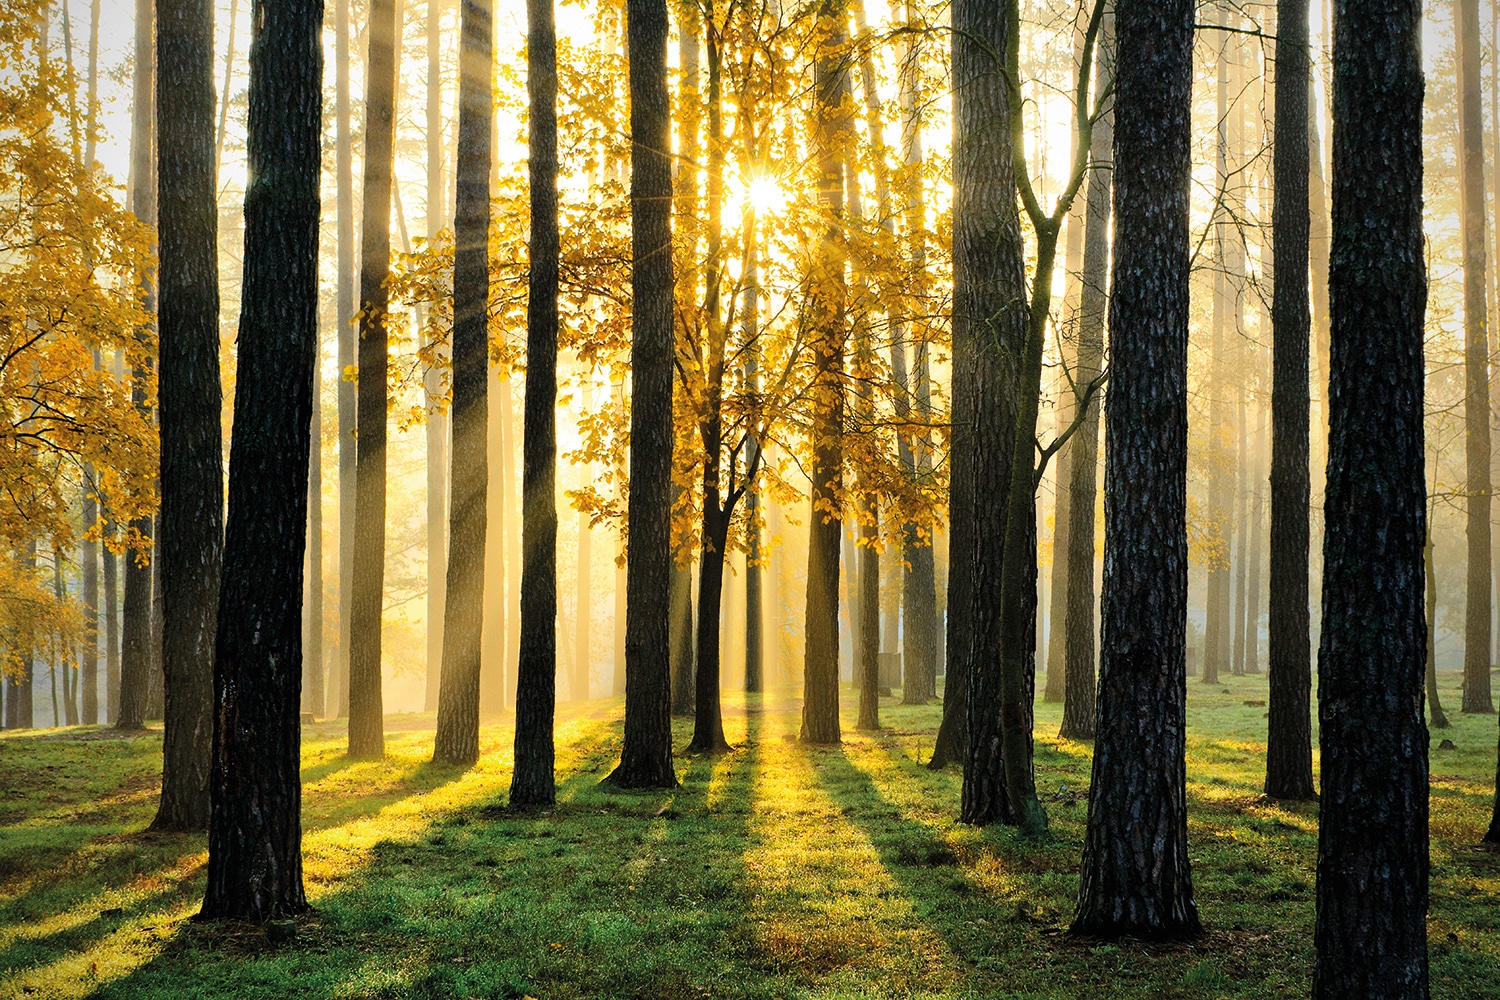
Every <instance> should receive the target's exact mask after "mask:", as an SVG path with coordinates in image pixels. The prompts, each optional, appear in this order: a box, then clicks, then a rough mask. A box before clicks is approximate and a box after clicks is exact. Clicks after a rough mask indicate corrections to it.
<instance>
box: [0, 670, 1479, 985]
mask: <svg viewBox="0 0 1500 1000" xmlns="http://www.w3.org/2000/svg"><path fill="white" fill-rule="evenodd" d="M1189 685H1190V688H1191V691H1190V708H1189V736H1188V803H1189V808H1190V818H1189V833H1190V837H1191V843H1192V864H1193V879H1194V884H1195V891H1196V897H1197V902H1198V907H1199V911H1200V913H1201V915H1202V918H1203V924H1204V927H1205V929H1206V932H1205V934H1204V936H1203V937H1202V938H1201V939H1200V940H1198V941H1196V942H1193V943H1191V944H1186V945H1170V946H1168V945H1148V944H1142V943H1139V942H1130V941H1127V942H1123V943H1118V944H1106V943H1101V942H1095V941H1079V940H1075V939H1072V938H1070V937H1069V936H1068V935H1067V934H1066V933H1065V931H1066V928H1067V924H1068V921H1069V918H1070V917H1071V914H1072V910H1073V905H1074V899H1075V895H1076V893H1077V889H1078V863H1079V853H1080V850H1081V847H1082V841H1083V823H1084V817H1085V812H1086V809H1087V786H1088V782H1089V758H1090V751H1091V747H1090V745H1089V744H1086V743H1078V742H1073V741H1068V740H1061V739H1058V738H1057V736H1056V733H1057V728H1058V723H1059V721H1060V715H1061V713H1060V706H1057V705H1039V706H1038V711H1037V716H1038V718H1037V729H1036V746H1037V772H1038V773H1037V779H1038V785H1039V791H1040V793H1041V795H1042V797H1043V801H1044V803H1045V805H1046V807H1047V811H1048V813H1049V815H1050V817H1051V822H1052V828H1051V829H1052V832H1051V836H1050V838H1049V839H1047V840H1046V841H1044V842H1041V843H1037V842H1031V841H1026V840H1023V839H1021V838H1020V837H1019V836H1018V835H1016V834H1015V833H1014V832H1013V831H1011V830H1009V829H1003V828H1000V829H988V830H976V829H971V828H968V827H965V826H963V825H960V824H958V823H956V822H955V821H954V816H955V815H956V813H957V803H958V793H959V782H960V775H959V772H958V770H957V769H956V768H954V769H950V770H948V771H946V772H936V773H935V772H932V771H929V770H927V769H926V768H925V767H924V766H923V762H924V761H925V760H926V758H927V755H928V754H929V753H930V751H931V744H932V735H933V733H934V731H935V729H936V726H937V722H938V710H937V708H936V706H928V707H904V706H901V705H899V704H896V703H895V702H894V701H891V700H884V701H883V703H882V705H881V721H882V722H883V723H885V725H886V726H888V727H889V728H887V729H884V730H881V731H880V732H879V733H873V734H866V733H858V732H855V731H853V729H852V728H850V729H847V730H846V731H845V742H844V745H843V747H842V748H815V747H807V746H803V745H801V744H799V743H797V742H796V741H795V738H794V737H795V734H796V731H797V722H798V716H797V711H798V702H797V699H796V697H795V693H794V692H773V693H772V694H769V695H766V696H755V697H752V698H749V699H748V700H747V699H746V698H745V697H744V696H741V695H730V696H729V697H728V699H727V702H728V703H727V706H726V713H725V715H726V717H725V728H726V730H727V732H728V735H729V739H730V741H731V742H732V743H734V744H735V746H736V749H735V750H734V751H733V752H731V753H728V754H725V755H722V756H719V757H716V758H692V757H679V758H678V759H677V768H678V775H679V777H680V778H681V779H682V786H681V787H680V788H678V789H677V790H675V791H671V792H647V793H635V792H632V793H622V792H617V791H613V790H611V789H609V788H608V787H601V786H600V785H599V779H600V778H602V777H603V776H604V775H605V774H607V773H608V772H609V769H610V768H611V767H612V766H613V764H614V762H615V760H616V757H617V753H618V750H619V744H620V711H621V707H620V704H619V702H618V701H614V700H608V701H597V702H590V703H588V704H586V705H584V706H580V707H579V708H580V711H579V712H578V713H577V714H576V715H574V716H573V717H572V718H569V719H567V720H566V721H563V722H561V723H560V724H559V725H558V728H557V747H558V753H557V778H558V806H557V808H555V809H553V810H551V811H550V812H547V813H542V814H539V815H524V814H522V815H518V814H515V813H512V812H510V811H508V810H506V809H505V808H504V800H505V791H506V789H507V787H508V784H509V780H510V747H511V740H512V735H513V730H512V728H511V726H510V725H509V723H508V721H506V720H503V719H502V720H496V722H495V724H493V725H489V726H486V727H485V728H484V729H483V730H482V731H481V739H482V748H481V752H482V755H483V756H482V762H481V763H480V765H479V766H478V767H476V768H474V769H473V770H471V771H467V772H465V771H461V770H458V769H455V768H448V767H441V766H435V765H433V764H431V763H429V762H428V759H429V757H430V756H431V749H432V730H431V725H432V720H431V717H430V716H392V717H390V718H388V719H387V726H388V738H387V744H386V745H387V748H388V756H387V758H386V760H385V761H383V762H368V761H352V760H349V759H348V758H346V757H345V756H344V755H343V752H342V748H343V735H342V730H341V728H340V727H339V726H338V725H335V724H320V725H316V726H311V727H308V729H307V732H306V733H305V738H304V744H303V766H302V778H303V825H304V830H305V831H306V835H305V840H304V858H305V866H306V882H307V893H308V898H309V901H310V903H311V904H312V907H313V911H312V912H311V913H310V914H309V915H307V916H306V917H305V918H304V919H303V920H302V921H301V922H300V923H299V925H298V928H297V931H296V939H295V940H294V941H292V942H273V941H271V940H270V939H269V938H268V937H267V936H266V935H265V934H264V933H263V932H261V931H259V930H257V929H253V928H249V927H246V926H243V925H214V924H203V923H197V922H193V921H191V920H190V918H191V917H192V916H193V914H194V913H195V912H196V911H197V909H198V905H199V902H200V900H201V898H202V892H203V879H204V865H205V863H206V860H207V855H206V852H205V839H204V838H203V837H202V836H164V835H156V834H149V833H146V832H144V831H145V827H146V825H147V824H148V823H149V822H150V820H151V817H152V815H153V813H154V810H155V802H156V789H157V780H158V768H159V764H160V755H161V736H160V733H159V732H153V733H150V734H148V735H145V736H140V737H137V738H132V739H121V738H116V737H114V736H113V734H112V733H110V732H109V731H107V730H98V729H91V728H74V729H67V730H58V731H50V732H35V733H21V734H13V733H5V734H3V735H0V997H6V998H9V997H36V998H42V997H84V996H88V997H99V998H105V997H120V998H124V997H130V998H135V997H161V998H168V997H170V998H173V1000H176V998H180V997H194V998H203V997H268V998H272V997H274V998H282V997H290V996H296V997H309V998H324V997H327V998H335V997H337V998H346V997H347V998H398V997H401V998H404V997H424V998H425V997H432V998H447V997H454V998H466V997H486V998H488V997H526V996H531V997H537V998H542V1000H551V998H567V997H589V998H612V997H640V998H678V997H682V998H691V997H715V998H718V997H730V998H738V997H746V998H749V997H804V996H805V997H829V998H832V997H1057V998H1063V997H1083V998H1090V1000H1102V998H1104V997H1106V996H1107V997H1110V998H1117V997H1131V998H1134V997H1139V998H1146V997H1151V998H1157V997H1174V998H1218V997H1256V998H1258V997H1265V998H1271V997H1276V998H1283V997H1297V996H1306V995H1307V993H1308V989H1309V980H1310V969H1311V961H1312V923H1313V884H1314V865H1315V860H1316V848H1317V844H1316V841H1317V808H1316V806H1314V805H1295V804H1278V803H1274V802H1268V801H1266V800H1265V799H1264V797H1263V796H1261V794H1260V785H1261V782H1262V778H1263V761H1264V750H1265V735H1264V727H1265V718H1264V715H1265V708H1264V707H1263V703H1264V699H1265V697H1266V686H1265V681H1264V679H1263V678H1259V677H1250V678H1241V677H1235V678H1229V679H1227V680H1226V682H1225V683H1224V684H1222V685H1215V686H1212V687H1205V686H1203V685H1200V684H1197V683H1196V681H1190V682H1189ZM1445 687H1448V685H1445ZM844 697H845V703H844V719H845V722H846V724H848V723H851V722H852V720H853V719H854V717H855V712H854V704H853V700H852V699H853V694H852V692H851V691H849V690H847V689H846V690H845V692H844ZM568 707H569V706H564V708H565V709H566V708H568ZM1450 711H1451V709H1450ZM689 722H690V720H678V731H677V745H678V746H682V745H685V744H686V743H687V739H688V736H689V734H690V728H689ZM1454 723H1455V724H1454V726H1453V728H1451V729H1448V730H1443V731H1434V733H1433V741H1432V742H1433V751H1432V864H1433V869H1432V871H1433V879H1432V906H1431V912H1430V917H1429V922H1428V926H1429V932H1430V933H1429V937H1430V941H1431V943H1432V944H1431V960H1432V994H1433V996H1434V997H1439V998H1470V997H1472V998H1479V997H1493V996H1494V995H1495V994H1496V988H1497V987H1496V985H1495V984H1497V983H1500V906H1497V899H1500V855H1496V854H1494V853H1491V852H1489V851H1487V850H1484V849H1482V848H1480V847H1478V846H1476V845H1477V842H1478V840H1479V838H1480V836H1481V835H1482V834H1483V832H1484V829H1485V826H1486V824H1487V823H1488V820H1489V813H1490V806H1491V801H1492V798H1491V797H1492V794H1493V783H1492V776H1493V774H1494V768H1495V747H1496V731H1495V725H1496V720H1495V717H1494V716H1458V715H1457V714H1456V713H1455V715H1454ZM1445 738H1446V739H1451V740H1452V741H1453V743H1454V744H1455V745H1456V747H1455V749H1439V748H1438V742H1439V741H1440V740H1442V739H1445Z"/></svg>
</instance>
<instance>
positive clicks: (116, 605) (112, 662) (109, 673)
mask: <svg viewBox="0 0 1500 1000" xmlns="http://www.w3.org/2000/svg"><path fill="white" fill-rule="evenodd" d="M117 534H118V531H117V529H116V527H115V522H114V521H113V520H110V519H108V518H106V519H105V522H104V537H105V539H106V540H109V539H112V538H114V537H116V535H117ZM100 547H101V548H102V549H103V550H104V555H103V559H104V718H103V720H102V721H103V722H105V723H107V724H111V725H112V724H114V723H115V722H116V721H118V720H119V718H120V587H119V573H118V571H117V569H116V567H117V563H118V559H117V557H116V556H115V554H114V553H113V552H111V551H110V548H109V545H108V544H105V545H102V546H100Z"/></svg>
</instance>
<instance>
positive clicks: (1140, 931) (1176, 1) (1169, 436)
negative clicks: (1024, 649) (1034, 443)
mask: <svg viewBox="0 0 1500 1000" xmlns="http://www.w3.org/2000/svg"><path fill="white" fill-rule="evenodd" d="M1115 23H1116V26H1117V39H1118V41H1117V60H1116V66H1117V70H1116V76H1115V80H1116V84H1115V122H1116V127H1115V144H1114V150H1115V154H1114V155H1115V167H1114V184H1115V192H1114V208H1115V230H1114V234H1115V235H1114V266H1113V273H1112V276H1111V277H1112V280H1111V282H1110V287H1111V302H1110V317H1109V329H1110V347H1111V350H1110V354H1111V358H1112V362H1111V377H1110V388H1109V398H1108V401H1107V407H1106V412H1105V466H1104V477H1105V478H1104V497H1105V504H1104V517H1105V536H1104V537H1105V542H1104V590H1103V597H1102V607H1103V626H1104V629H1103V630H1104V638H1103V643H1102V647H1101V653H1102V655H1101V657H1100V678H1099V714H1098V734H1097V736H1096V739H1095V744H1094V765H1093V776H1092V779H1091V782H1090V789H1091V792H1090V798H1089V815H1088V828H1087V832H1086V834H1085V840H1084V850H1083V874H1082V879H1081V881H1080V884H1079V892H1078V911H1077V913H1076V915H1075V916H1074V918H1073V932H1074V933H1077V934H1088V935H1098V936H1101V937H1119V936H1121V935H1127V934H1128V935H1131V936H1133V937H1143V938H1182V937H1188V936H1192V935H1195V934H1196V933H1197V932H1198V930H1199V924H1198V910H1197V907H1196V906H1195V905H1194V903H1193V888H1192V875H1191V871H1190V869H1189V864H1188V844H1187V796H1186V772H1185V765H1184V730H1185V728H1186V713H1185V708H1186V701H1187V677H1186V662H1185V661H1186V642H1185V633H1186V629H1187V525H1186V509H1187V498H1186V486H1187V340H1188V298H1189V291H1188V286H1189V260H1188V208H1189V206H1188V189H1189V178H1190V170H1191V161H1190V138H1191V117H1192V115H1191V111H1192V83H1193V62H1192V57H1193V4H1192V3H1191V2H1189V0H1157V2H1148V0H1118V3H1117V6H1116V14H1115Z"/></svg>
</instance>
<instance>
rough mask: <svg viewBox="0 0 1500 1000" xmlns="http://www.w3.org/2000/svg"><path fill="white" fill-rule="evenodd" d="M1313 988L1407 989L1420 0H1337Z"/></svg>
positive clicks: (1333, 991) (1415, 660)
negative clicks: (1335, 122)
mask: <svg viewBox="0 0 1500 1000" xmlns="http://www.w3.org/2000/svg"><path fill="white" fill-rule="evenodd" d="M1333 23H1334V37H1333V115H1334V120H1335V121H1337V122H1338V123H1339V127H1338V129H1337V130H1336V131H1335V133H1334V138H1333V213H1332V222H1333V226H1332V239H1333V243H1332V248H1331V250H1330V255H1329V275H1330V285H1329V298H1330V311H1331V318H1332V330H1331V335H1330V346H1331V352H1330V355H1329V370H1330V373H1331V374H1330V379H1329V389H1330V391H1329V447H1328V485H1327V493H1326V502H1325V504H1324V542H1323V632H1322V640H1321V644H1320V647H1319V649H1318V723H1319V735H1320V743H1321V747H1322V768H1321V770H1322V779H1323V788H1322V792H1323V795H1322V809H1321V816H1320V822H1319V826H1318V887H1317V921H1316V924H1315V926H1314V931H1313V942H1314V948H1315V950H1316V957H1315V959H1314V964H1313V984H1312V995H1313V997H1314V1000H1334V998H1344V997H1354V996H1358V997H1367V998H1371V1000H1379V998H1403V1000H1404V998H1412V1000H1423V998H1425V997H1426V996H1427V995H1428V987H1427V874H1428V860H1427V727H1426V726H1425V725H1424V724H1423V722H1422V682H1423V674H1424V668H1425V666H1426V654H1427V623H1426V621H1425V620H1424V617H1423V607H1422V604H1423V568H1422V547H1423V543H1424V541H1425V539H1426V527H1427V526H1426V520H1427V519H1426V509H1425V507H1426V495H1425V494H1426V490H1425V483H1424V481H1423V462H1424V456H1423V445H1424V442H1423V426H1422V420H1423V409H1422V408H1423V381H1424V371H1423V358H1422V332H1423V331H1422V328H1423V317H1424V313H1425V311H1426V305H1427V277H1426V267H1425V263H1426V262H1425V260H1424V256H1423V235H1422V94H1423V79H1422V61H1421V5H1420V4H1419V3H1417V2H1416V0H1377V2H1356V0H1335V3H1334V22H1333Z"/></svg>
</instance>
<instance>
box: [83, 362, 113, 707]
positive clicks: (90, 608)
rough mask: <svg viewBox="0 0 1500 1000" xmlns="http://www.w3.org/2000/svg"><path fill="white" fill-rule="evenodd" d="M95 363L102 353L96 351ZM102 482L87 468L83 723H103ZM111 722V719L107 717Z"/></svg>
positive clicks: (84, 471)
mask: <svg viewBox="0 0 1500 1000" xmlns="http://www.w3.org/2000/svg"><path fill="white" fill-rule="evenodd" d="M94 365H95V367H98V353H97V352H95V361H94ZM96 489H98V485H97V484H96V483H95V480H94V467H93V466H92V465H85V466H84V469H83V530H84V532H85V535H84V539H83V628H84V635H83V669H82V670H81V671H80V677H79V680H80V683H81V684H82V685H83V724H84V725H86V726H94V725H98V723H99V637H100V636H101V635H102V634H103V633H104V622H103V621H102V620H101V619H100V617H99V613H100V609H99V543H98V542H96V541H93V540H92V539H90V538H89V537H88V535H87V533H88V532H90V531H93V530H94V528H96V527H98V525H99V501H98V498H97V495H96V494H95V493H94V491H95V490H96ZM105 721H106V722H108V721H109V720H108V719H105Z"/></svg>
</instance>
